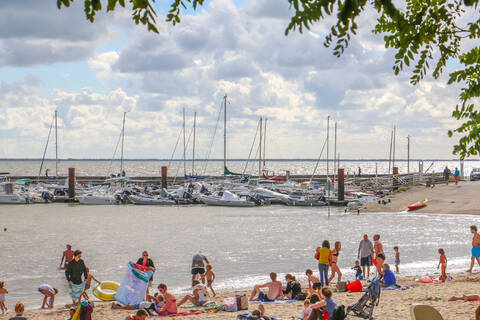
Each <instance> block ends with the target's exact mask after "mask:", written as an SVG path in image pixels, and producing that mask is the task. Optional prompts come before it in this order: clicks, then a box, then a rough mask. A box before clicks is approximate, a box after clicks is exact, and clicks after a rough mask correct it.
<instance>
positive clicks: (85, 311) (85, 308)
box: [80, 301, 93, 320]
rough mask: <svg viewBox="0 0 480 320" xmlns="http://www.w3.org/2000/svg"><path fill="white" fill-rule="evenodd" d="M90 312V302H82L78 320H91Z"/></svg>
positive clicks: (91, 306) (91, 309) (91, 308)
mask: <svg viewBox="0 0 480 320" xmlns="http://www.w3.org/2000/svg"><path fill="white" fill-rule="evenodd" d="M92 312H93V305H92V304H91V303H90V301H83V302H82V311H81V314H80V320H92Z"/></svg>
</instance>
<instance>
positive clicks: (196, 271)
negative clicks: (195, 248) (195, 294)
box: [192, 253, 210, 284]
mask: <svg viewBox="0 0 480 320" xmlns="http://www.w3.org/2000/svg"><path fill="white" fill-rule="evenodd" d="M205 263H207V264H210V261H208V258H207V257H205V256H204V255H203V254H200V253H197V254H196V255H194V256H193V258H192V282H193V280H196V279H197V278H198V277H201V279H202V283H203V284H205V278H204V277H203V274H204V273H205Z"/></svg>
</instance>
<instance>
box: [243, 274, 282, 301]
mask: <svg viewBox="0 0 480 320" xmlns="http://www.w3.org/2000/svg"><path fill="white" fill-rule="evenodd" d="M270 279H271V280H272V281H270V282H267V283H264V284H261V285H256V286H254V287H253V290H252V294H251V295H250V299H249V301H263V302H265V301H274V300H276V299H281V298H282V297H283V291H282V283H281V282H280V281H278V280H277V274H276V273H275V272H271V273H270ZM262 288H268V292H267V293H265V292H263V291H262V290H260V289H262Z"/></svg>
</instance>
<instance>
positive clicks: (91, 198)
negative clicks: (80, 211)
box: [78, 194, 118, 205]
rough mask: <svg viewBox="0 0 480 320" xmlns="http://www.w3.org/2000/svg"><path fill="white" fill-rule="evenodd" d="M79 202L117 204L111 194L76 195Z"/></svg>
mask: <svg viewBox="0 0 480 320" xmlns="http://www.w3.org/2000/svg"><path fill="white" fill-rule="evenodd" d="M78 201H79V202H80V204H89V205H107V204H108V205H111V204H117V203H118V201H117V200H116V199H115V197H114V196H113V195H94V194H87V195H84V196H80V197H78Z"/></svg>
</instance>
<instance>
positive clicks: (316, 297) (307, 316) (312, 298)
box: [302, 293, 320, 319]
mask: <svg viewBox="0 0 480 320" xmlns="http://www.w3.org/2000/svg"><path fill="white" fill-rule="evenodd" d="M319 301H320V296H319V295H318V294H316V293H314V294H312V295H311V296H310V303H309V305H308V307H306V309H305V310H303V312H302V313H303V319H310V316H311V315H312V312H313V306H314V305H315V304H317V303H318V302H319Z"/></svg>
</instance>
